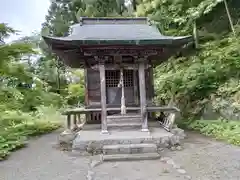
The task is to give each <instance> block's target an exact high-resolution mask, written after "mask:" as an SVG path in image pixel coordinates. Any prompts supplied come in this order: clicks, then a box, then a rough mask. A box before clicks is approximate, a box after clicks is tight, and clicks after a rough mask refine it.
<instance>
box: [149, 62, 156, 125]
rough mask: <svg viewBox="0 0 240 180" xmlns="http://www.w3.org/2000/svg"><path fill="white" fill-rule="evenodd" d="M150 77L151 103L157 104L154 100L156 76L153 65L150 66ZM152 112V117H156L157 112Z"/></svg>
mask: <svg viewBox="0 0 240 180" xmlns="http://www.w3.org/2000/svg"><path fill="white" fill-rule="evenodd" d="M149 68H150V69H149V79H150V85H151V89H150V92H149V93H150V98H151V105H155V102H153V100H154V97H155V91H154V77H153V66H152V65H151V67H149ZM150 114H151V117H150V118H151V119H152V120H153V119H155V118H156V113H155V112H152V113H150Z"/></svg>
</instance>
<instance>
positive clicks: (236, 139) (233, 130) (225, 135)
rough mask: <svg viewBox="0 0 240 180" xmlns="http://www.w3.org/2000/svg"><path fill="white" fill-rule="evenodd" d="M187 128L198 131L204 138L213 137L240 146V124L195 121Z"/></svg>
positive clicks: (221, 121)
mask: <svg viewBox="0 0 240 180" xmlns="http://www.w3.org/2000/svg"><path fill="white" fill-rule="evenodd" d="M188 128H189V129H192V130H196V131H199V132H201V133H202V134H204V135H206V136H213V137H215V138H217V139H220V140H224V141H227V142H229V143H231V144H234V145H238V146H240V122H237V121H223V120H213V121H209V120H197V121H194V122H192V123H190V124H189V125H188Z"/></svg>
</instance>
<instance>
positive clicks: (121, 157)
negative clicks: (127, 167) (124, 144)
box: [102, 153, 160, 161]
mask: <svg viewBox="0 0 240 180" xmlns="http://www.w3.org/2000/svg"><path fill="white" fill-rule="evenodd" d="M159 158H160V155H159V154H158V153H140V154H108V155H105V154H104V155H103V157H102V159H103V161H133V160H135V161H137V160H138V161H140V160H155V159H159Z"/></svg>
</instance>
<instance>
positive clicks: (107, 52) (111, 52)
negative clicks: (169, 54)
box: [83, 47, 163, 56]
mask: <svg viewBox="0 0 240 180" xmlns="http://www.w3.org/2000/svg"><path fill="white" fill-rule="evenodd" d="M83 52H84V56H138V55H139V54H140V55H141V56H156V55H161V54H163V48H155V49H153V48H151V49H149V48H146V47H145V48H144V47H142V48H141V49H139V48H134V49H130V48H121V49H120V48H113V49H106V48H104V49H99V48H98V49H90V48H85V49H83Z"/></svg>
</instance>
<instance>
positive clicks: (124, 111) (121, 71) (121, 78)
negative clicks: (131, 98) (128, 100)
mask: <svg viewBox="0 0 240 180" xmlns="http://www.w3.org/2000/svg"><path fill="white" fill-rule="evenodd" d="M120 82H121V89H122V97H121V114H122V115H124V114H126V105H125V92H124V77H123V68H121V69H120Z"/></svg>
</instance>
